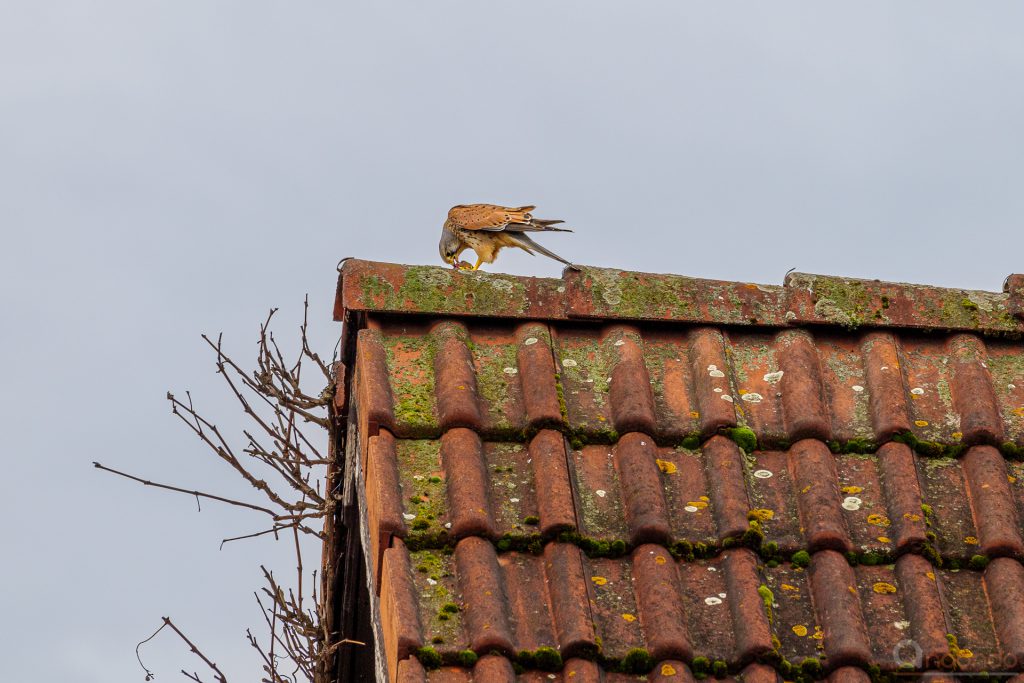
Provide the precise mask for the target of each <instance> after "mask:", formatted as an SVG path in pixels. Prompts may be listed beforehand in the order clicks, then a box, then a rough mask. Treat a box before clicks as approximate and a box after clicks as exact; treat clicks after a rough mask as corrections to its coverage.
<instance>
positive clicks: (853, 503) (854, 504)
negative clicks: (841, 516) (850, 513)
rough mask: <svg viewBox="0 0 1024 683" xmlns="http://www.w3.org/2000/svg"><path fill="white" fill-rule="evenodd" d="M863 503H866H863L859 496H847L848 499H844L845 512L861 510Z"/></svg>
mask: <svg viewBox="0 0 1024 683" xmlns="http://www.w3.org/2000/svg"><path fill="white" fill-rule="evenodd" d="M863 502H864V501H862V500H861V499H860V498H858V497H857V496H847V497H846V498H844V499H843V509H844V510H860V506H861V504H862V503H863Z"/></svg>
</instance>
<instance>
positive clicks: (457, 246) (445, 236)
mask: <svg viewBox="0 0 1024 683" xmlns="http://www.w3.org/2000/svg"><path fill="white" fill-rule="evenodd" d="M465 248H466V246H465V245H464V244H463V243H462V241H461V240H460V239H459V238H458V237H457V236H456V235H455V233H453V232H452V231H451V230H449V229H448V228H447V227H446V228H444V229H443V230H442V231H441V242H440V243H439V244H438V245H437V250H438V251H439V252H440V253H441V258H442V259H443V260H444V262H445V263H447V264H448V265H450V266H455V267H458V262H459V254H461V253H462V252H463V250H464V249H465Z"/></svg>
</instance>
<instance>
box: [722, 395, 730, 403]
mask: <svg viewBox="0 0 1024 683" xmlns="http://www.w3.org/2000/svg"><path fill="white" fill-rule="evenodd" d="M721 398H722V400H723V401H728V402H729V403H732V396H730V395H729V394H722V396H721Z"/></svg>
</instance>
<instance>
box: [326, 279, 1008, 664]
mask: <svg viewBox="0 0 1024 683" xmlns="http://www.w3.org/2000/svg"><path fill="white" fill-rule="evenodd" d="M1004 290H1005V291H1004V292H1001V293H992V292H981V291H970V290H957V289H943V288H938V287H928V286H920V285H907V284H897V283H886V282H878V281H869V280H853V279H846V278H836V277H827V276H818V275H806V274H799V273H793V274H790V275H789V276H788V277H787V278H786V280H785V283H784V285H783V286H765V285H755V284H748V283H738V282H721V281H710V280H700V279H694V278H688V277H682V276H673V275H653V274H645V273H634V272H623V271H617V270H607V269H596V268H584V269H582V270H581V271H579V272H574V271H569V270H567V271H566V273H565V275H564V277H563V278H561V279H542V278H525V277H513V276H508V275H498V274H488V273H479V272H474V273H465V272H457V271H452V270H447V269H441V268H432V267H410V266H400V265H394V264H384V263H371V262H365V261H349V262H347V263H346V264H345V265H344V267H343V269H342V273H341V278H340V280H339V285H338V297H337V300H336V305H335V317H336V319H338V320H344V321H345V326H344V330H343V337H344V339H343V348H344V349H345V350H344V352H343V360H344V368H345V372H344V374H345V377H346V381H345V382H344V390H343V391H340V392H339V393H338V394H337V397H336V401H337V407H338V410H339V412H340V413H343V414H345V415H347V416H348V420H349V422H350V425H351V429H350V434H351V437H350V439H349V443H348V447H349V449H350V451H351V452H352V454H353V455H352V456H350V458H349V461H350V463H351V469H352V470H353V471H352V472H351V473H350V474H351V476H352V477H353V483H354V484H355V489H356V490H357V492H358V493H359V496H360V506H361V510H362V512H363V514H362V520H361V525H362V532H363V535H364V547H365V555H366V561H367V567H368V576H369V578H368V579H367V580H368V583H369V587H370V590H371V593H372V595H373V600H372V602H373V603H374V609H376V610H379V621H378V625H377V630H378V640H379V643H380V644H381V645H382V655H383V660H384V661H385V662H386V670H387V672H388V675H389V676H390V678H391V680H398V681H402V682H403V683H412V682H413V681H417V682H418V681H430V682H431V683H434V682H436V681H466V682H468V681H506V680H507V681H512V680H520V681H533V680H538V681H539V680H552V679H553V680H566V681H567V680H569V679H570V678H571V679H572V680H573V681H574V682H575V681H599V680H600V681H616V680H627V679H628V680H636V678H637V676H638V675H639V676H640V678H641V680H651V681H684V680H690V679H691V677H694V676H696V677H703V676H705V675H715V676H718V677H727V676H733V677H739V678H740V679H742V680H744V681H748V680H749V681H761V680H764V681H769V680H772V681H774V680H776V679H777V678H779V677H782V678H786V679H787V680H790V679H792V678H794V677H804V678H822V677H826V676H828V677H831V678H832V679H836V680H851V681H852V680H858V681H859V680H865V681H866V680H868V677H869V676H874V677H876V678H877V677H878V676H879V675H880V673H886V672H894V671H896V670H897V669H899V667H900V665H901V664H903V665H905V667H906V665H908V663H909V665H910V666H911V667H913V668H915V669H916V670H919V671H920V670H946V671H948V670H949V668H950V667H949V665H950V664H951V663H955V665H956V667H958V668H959V669H960V670H962V671H988V672H994V671H1003V670H1009V671H1019V670H1021V669H1022V668H1024V567H1022V566H1021V564H1020V561H1021V560H1022V559H1024V527H1022V524H1021V520H1022V519H1024V515H1022V513H1024V510H1022V509H1021V507H1022V505H1024V463H1022V462H1021V459H1022V456H1024V344H1022V342H1021V337H1022V334H1024V276H1022V275H1011V276H1010V277H1009V278H1007V280H1006V284H1005V286H1004ZM439 666H440V668H438V667H439Z"/></svg>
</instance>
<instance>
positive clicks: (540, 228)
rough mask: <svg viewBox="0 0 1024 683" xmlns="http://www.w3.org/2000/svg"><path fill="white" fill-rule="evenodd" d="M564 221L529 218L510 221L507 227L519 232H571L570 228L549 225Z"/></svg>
mask: <svg viewBox="0 0 1024 683" xmlns="http://www.w3.org/2000/svg"><path fill="white" fill-rule="evenodd" d="M564 222H565V221H548V220H540V219H538V218H531V219H530V221H529V222H524V223H510V224H509V226H508V227H509V228H510V229H512V230H518V231H520V232H572V229H571V228H553V227H551V226H553V225H557V224H558V223H564Z"/></svg>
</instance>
